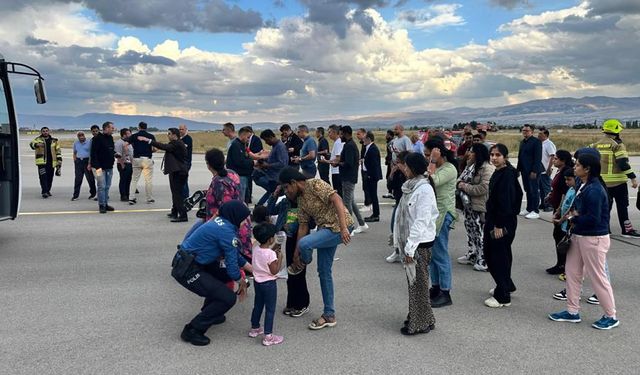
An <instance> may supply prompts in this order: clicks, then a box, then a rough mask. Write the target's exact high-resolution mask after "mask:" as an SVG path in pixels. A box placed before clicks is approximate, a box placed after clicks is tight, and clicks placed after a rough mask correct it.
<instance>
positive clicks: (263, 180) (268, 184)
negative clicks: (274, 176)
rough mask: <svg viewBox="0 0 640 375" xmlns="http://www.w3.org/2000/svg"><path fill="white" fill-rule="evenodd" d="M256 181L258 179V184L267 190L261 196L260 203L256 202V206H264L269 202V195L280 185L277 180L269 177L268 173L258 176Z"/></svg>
mask: <svg viewBox="0 0 640 375" xmlns="http://www.w3.org/2000/svg"><path fill="white" fill-rule="evenodd" d="M255 181H256V185H258V186H260V187H261V188H263V189H264V190H265V192H264V195H263V196H262V197H260V200H259V201H258V203H256V206H262V205H264V204H265V203H266V202H267V200H268V199H269V196H270V195H271V194H273V192H274V191H275V190H276V187H278V182H277V181H275V180H270V179H269V177H267V175H262V176H260V177H258V178H257V179H256V180H255Z"/></svg>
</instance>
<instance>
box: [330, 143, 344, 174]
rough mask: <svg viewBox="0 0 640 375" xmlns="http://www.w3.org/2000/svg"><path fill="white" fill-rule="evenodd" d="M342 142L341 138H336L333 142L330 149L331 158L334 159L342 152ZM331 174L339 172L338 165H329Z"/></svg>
mask: <svg viewBox="0 0 640 375" xmlns="http://www.w3.org/2000/svg"><path fill="white" fill-rule="evenodd" d="M343 146H344V144H343V143H342V139H340V138H338V139H336V141H335V142H333V148H332V149H331V159H329V160H335V159H336V158H337V157H338V156H340V154H341V153H342V147H343ZM330 170H331V174H340V167H334V166H331V169H330Z"/></svg>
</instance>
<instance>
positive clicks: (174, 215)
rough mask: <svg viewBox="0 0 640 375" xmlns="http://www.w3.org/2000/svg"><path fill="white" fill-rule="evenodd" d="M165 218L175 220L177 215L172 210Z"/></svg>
mask: <svg viewBox="0 0 640 375" xmlns="http://www.w3.org/2000/svg"><path fill="white" fill-rule="evenodd" d="M167 217H168V218H169V219H175V218H176V217H178V213H177V212H176V210H174V209H173V208H172V209H171V212H169V213H168V214H167Z"/></svg>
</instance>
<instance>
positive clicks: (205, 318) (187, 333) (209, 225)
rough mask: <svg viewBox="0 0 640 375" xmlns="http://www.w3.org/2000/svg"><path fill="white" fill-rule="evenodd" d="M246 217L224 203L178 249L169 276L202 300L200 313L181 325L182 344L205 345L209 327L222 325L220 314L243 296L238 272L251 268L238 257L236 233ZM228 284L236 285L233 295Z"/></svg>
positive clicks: (242, 209) (243, 209)
mask: <svg viewBox="0 0 640 375" xmlns="http://www.w3.org/2000/svg"><path fill="white" fill-rule="evenodd" d="M249 213H250V212H249V208H247V206H246V205H245V204H244V203H243V202H241V201H239V200H232V201H229V202H227V203H224V204H223V205H222V206H220V209H219V210H218V216H217V217H215V218H214V219H213V220H209V221H208V222H206V223H205V224H203V225H201V226H200V227H198V228H197V229H196V230H195V231H194V232H193V233H192V234H191V235H190V236H189V238H187V239H185V240H184V241H183V242H182V244H181V245H180V249H179V250H178V252H177V253H176V255H175V257H174V260H173V264H172V267H173V269H172V272H171V276H173V277H174V278H175V279H176V281H178V283H180V285H182V286H184V287H185V288H187V289H188V290H190V291H192V292H193V293H195V294H197V295H199V296H201V297H204V298H205V300H204V305H203V306H202V309H201V312H200V313H199V314H198V315H196V316H195V318H193V319H192V320H191V322H189V323H188V324H187V325H185V327H184V329H183V331H182V334H181V336H180V337H181V338H182V340H184V341H186V342H190V343H191V344H193V345H197V346H203V345H207V344H209V342H210V340H209V338H208V337H207V336H205V333H206V332H207V330H208V329H209V327H211V326H212V325H214V324H221V323H224V321H225V320H226V318H225V315H224V314H225V313H226V312H227V311H229V310H230V309H231V308H232V307H233V305H235V303H236V299H237V298H240V300H242V299H244V297H245V296H246V291H247V283H246V281H245V279H244V277H242V275H241V272H240V270H241V269H244V270H245V271H248V272H251V271H252V268H251V264H250V263H248V262H247V261H246V260H245V258H244V257H243V256H242V255H241V254H240V241H239V240H238V230H239V227H240V225H241V224H242V222H243V221H244V220H246V219H247V217H249ZM221 258H223V260H220V259H221ZM220 262H224V265H222V264H219V263H220ZM216 263H218V264H216ZM221 270H224V271H225V272H224V273H222V272H221ZM230 280H231V281H234V282H235V283H236V284H237V290H236V291H235V292H234V291H233V290H231V289H229V288H228V287H227V285H226V283H227V282H228V281H230Z"/></svg>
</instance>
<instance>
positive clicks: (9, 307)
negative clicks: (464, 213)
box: [0, 140, 640, 374]
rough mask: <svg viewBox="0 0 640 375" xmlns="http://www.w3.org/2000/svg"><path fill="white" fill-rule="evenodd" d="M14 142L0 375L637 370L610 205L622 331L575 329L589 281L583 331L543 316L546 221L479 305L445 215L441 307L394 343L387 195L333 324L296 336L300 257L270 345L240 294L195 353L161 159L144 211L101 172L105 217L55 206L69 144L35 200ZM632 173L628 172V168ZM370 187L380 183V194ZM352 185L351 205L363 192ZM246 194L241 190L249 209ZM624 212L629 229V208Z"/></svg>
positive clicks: (637, 275) (400, 288) (548, 244)
mask: <svg viewBox="0 0 640 375" xmlns="http://www.w3.org/2000/svg"><path fill="white" fill-rule="evenodd" d="M26 142H27V141H26V140H23V141H22V146H23V147H22V155H23V157H22V170H23V185H24V186H23V190H22V192H23V194H22V208H21V212H22V215H21V216H20V217H19V218H18V219H17V220H15V221H9V222H2V223H0V301H1V302H0V316H2V319H0V359H1V360H0V374H232V373H242V374H252V373H283V374H303V373H306V374H373V373H376V374H390V373H393V374H410V373H411V374H426V373H434V374H435V373H444V374H449V373H451V374H477V373H492V374H514V373H518V374H519V373H527V374H542V373H545V374H546V373H594V374H597V373H610V374H636V373H638V369H639V368H640V354H639V353H640V338H639V337H640V317H639V315H638V313H637V312H638V311H639V310H640V300H639V298H638V296H639V294H638V285H640V272H638V270H639V269H640V247H639V245H640V240H628V239H622V238H621V237H620V236H619V235H618V234H619V233H620V228H619V226H618V224H617V219H616V218H615V211H614V213H613V215H612V217H613V220H612V230H613V233H614V235H613V236H612V238H613V240H612V242H611V249H610V253H609V257H608V259H609V269H610V271H611V277H612V283H613V288H614V295H615V298H616V302H617V308H618V316H619V318H620V321H621V324H620V326H619V327H618V328H616V329H613V330H611V331H597V330H595V329H593V328H591V326H590V325H591V323H592V322H593V321H595V320H597V319H598V318H600V316H601V315H602V314H603V312H602V310H601V309H600V307H598V306H592V305H589V304H587V303H586V301H585V299H586V297H587V296H589V295H591V294H592V289H591V287H590V285H589V283H588V282H587V283H586V284H585V291H584V296H583V299H582V302H583V305H582V307H583V309H582V311H581V315H582V319H583V322H582V323H580V324H569V323H555V322H551V321H550V320H549V319H548V318H547V314H549V313H550V312H555V311H558V310H563V309H564V308H565V303H564V302H560V301H556V300H554V299H552V298H551V296H552V295H553V293H555V292H557V291H559V290H560V289H562V288H564V283H563V282H561V281H560V280H558V278H557V277H556V276H550V275H547V274H546V273H545V271H544V269H545V268H547V267H550V266H552V265H553V264H554V262H555V253H554V250H553V239H552V237H551V233H552V226H551V224H550V223H549V222H547V221H545V220H533V221H532V220H526V219H523V218H520V219H519V223H518V230H517V236H516V240H515V242H514V246H513V250H514V262H513V279H514V281H515V283H516V285H517V287H518V290H517V292H516V293H515V294H514V295H513V297H512V305H511V306H510V307H507V308H502V309H490V308H487V307H485V306H484V304H483V301H484V299H486V298H487V297H488V290H489V289H490V288H492V287H493V286H494V284H493V282H492V279H491V276H490V275H489V274H488V273H483V272H477V271H474V270H473V269H472V268H471V267H470V266H463V265H460V264H457V263H456V262H455V258H457V257H459V256H461V255H463V254H464V253H465V252H466V234H465V231H464V225H463V223H462V221H460V220H459V221H458V222H457V223H456V228H455V230H452V231H451V233H450V246H449V250H450V256H451V259H452V267H453V291H452V298H453V305H452V306H449V307H445V308H441V309H436V310H435V316H436V321H437V322H436V329H435V330H434V331H432V332H430V333H429V334H426V335H419V336H415V337H405V336H402V335H401V334H400V332H399V329H400V327H401V326H402V322H403V320H404V319H405V317H406V313H407V303H408V298H407V285H406V278H405V276H404V271H403V269H402V266H401V265H399V264H388V263H386V262H385V257H386V256H387V255H388V254H389V253H390V251H391V249H390V248H389V247H388V246H387V237H388V233H389V216H390V214H391V205H390V203H391V201H390V200H388V199H383V200H382V201H383V202H384V203H385V205H384V206H383V207H382V214H381V216H382V218H383V219H382V221H381V222H379V223H373V224H370V226H371V229H370V230H369V232H367V233H365V234H359V235H357V236H355V237H354V238H353V242H352V243H351V244H350V245H349V246H340V247H339V248H338V251H337V254H336V258H337V259H336V261H335V263H334V283H335V293H336V298H335V303H336V310H337V312H336V316H337V321H338V325H337V326H336V327H335V328H329V329H324V330H321V331H317V332H316V331H311V330H309V329H308V328H307V325H308V324H309V322H310V321H311V320H312V319H314V318H316V317H318V316H319V315H320V313H321V311H322V300H321V294H320V288H319V283H318V278H317V274H316V272H315V263H314V264H311V265H310V269H309V271H310V272H309V273H308V277H307V281H308V284H309V288H310V293H311V306H310V308H311V311H310V312H309V313H308V314H307V315H305V316H303V317H301V318H290V317H286V316H284V315H282V314H281V313H280V311H281V310H282V308H283V307H284V304H283V303H284V300H285V297H286V283H285V282H284V281H281V282H279V283H278V287H279V299H278V309H277V314H276V320H275V332H276V333H278V334H282V335H283V336H284V338H285V342H284V344H282V345H279V346H275V347H263V346H262V345H261V344H260V341H259V340H258V339H251V338H249V337H247V332H248V329H249V328H250V324H249V318H250V314H251V309H252V306H253V293H252V291H251V292H250V295H249V298H248V299H247V300H245V301H244V302H241V303H238V304H237V305H236V306H235V307H234V308H233V309H232V310H231V311H229V313H228V314H227V322H226V323H225V324H223V325H220V326H214V327H212V328H211V329H210V330H209V332H208V336H209V337H210V338H211V344H210V345H209V346H206V347H194V346H191V345H189V344H186V343H184V342H182V341H181V340H180V337H179V335H180V332H181V330H182V327H183V325H184V324H185V323H186V322H188V321H189V320H190V319H191V318H192V317H193V316H194V315H195V314H196V313H197V312H198V311H199V309H200V306H201V303H202V299H201V298H199V297H197V296H196V295H194V294H192V293H191V292H189V291H187V290H186V289H184V288H182V287H181V286H179V285H178V284H177V283H176V282H175V281H174V280H173V279H172V278H171V276H170V274H169V271H170V268H169V266H170V263H171V259H172V257H173V254H174V253H175V246H176V244H177V243H179V242H180V241H181V238H182V236H183V235H184V233H185V232H186V231H187V230H188V229H189V228H190V226H191V225H192V224H193V220H194V216H195V215H194V213H193V212H191V213H190V222H188V223H177V224H176V223H170V222H169V221H168V219H167V218H166V215H165V213H166V212H167V210H168V208H169V206H170V193H169V184H168V179H167V177H166V176H164V175H162V173H161V171H160V159H159V158H158V159H157V160H156V169H155V175H154V196H155V199H156V203H154V204H146V203H139V204H137V205H135V206H129V205H128V204H127V203H125V202H119V201H118V198H119V196H118V192H117V191H118V190H117V183H118V176H117V172H116V173H115V175H114V181H113V184H112V187H111V193H110V195H111V198H112V203H111V204H112V205H113V206H114V207H115V208H116V211H115V212H113V213H108V214H102V215H101V214H99V213H98V212H97V202H94V201H90V200H88V199H87V196H88V188H87V185H86V183H85V184H84V185H83V189H82V193H81V196H80V200H78V201H76V202H71V201H70V198H71V193H72V186H73V168H72V162H71V160H70V157H69V155H68V153H69V151H70V150H64V152H65V161H64V164H63V169H62V171H63V175H62V177H59V178H58V177H57V178H55V179H54V182H53V188H52V190H51V192H52V194H53V196H52V197H51V198H49V199H46V200H45V199H42V198H41V197H40V188H39V185H38V181H37V175H36V167H35V166H34V163H33V156H32V155H31V153H30V151H29V150H28V148H27V147H25V145H26ZM632 164H634V166H635V167H638V166H640V158H633V160H632ZM209 181H210V174H209V172H208V171H207V169H206V166H205V164H204V160H203V156H202V155H194V166H193V169H192V172H191V175H190V178H189V184H190V186H191V188H192V189H194V188H199V189H202V188H206V187H207V186H208V183H209ZM383 186H384V185H383V182H381V184H380V189H379V193H380V195H382V193H383V192H384V189H383ZM143 190H144V188H143V184H142V183H140V191H141V192H142V193H143ZM356 191H357V194H356V196H357V199H358V201H359V202H362V190H361V189H360V187H357V188H356ZM261 192H262V189H261V188H259V187H254V197H255V198H254V201H255V200H257V197H258V195H259V194H260V193H261ZM143 195H144V194H142V196H143ZM631 195H633V196H635V190H632V191H631ZM629 211H630V213H631V217H632V221H633V223H634V224H635V225H636V227H640V213H639V212H638V210H637V209H636V208H635V199H633V200H632V201H631V205H630V208H629ZM365 215H369V213H366V214H365ZM542 217H543V219H549V217H550V215H549V214H542Z"/></svg>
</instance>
